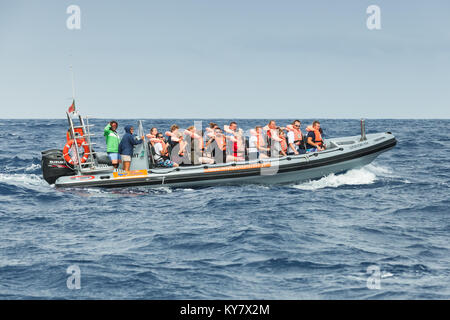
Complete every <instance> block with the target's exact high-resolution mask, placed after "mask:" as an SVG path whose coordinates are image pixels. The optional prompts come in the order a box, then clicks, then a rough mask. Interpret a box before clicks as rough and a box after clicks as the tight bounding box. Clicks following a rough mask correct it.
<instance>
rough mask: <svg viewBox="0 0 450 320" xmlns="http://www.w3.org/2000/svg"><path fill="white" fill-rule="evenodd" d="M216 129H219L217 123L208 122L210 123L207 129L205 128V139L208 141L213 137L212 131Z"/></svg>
mask: <svg viewBox="0 0 450 320" xmlns="http://www.w3.org/2000/svg"><path fill="white" fill-rule="evenodd" d="M216 128H219V126H218V125H217V123H214V122H210V123H209V127H208V128H206V137H207V138H208V139H209V138H212V137H214V130H215V129H216Z"/></svg>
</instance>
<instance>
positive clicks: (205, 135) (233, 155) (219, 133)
mask: <svg viewBox="0 0 450 320" xmlns="http://www.w3.org/2000/svg"><path fill="white" fill-rule="evenodd" d="M300 127H301V122H300V120H294V121H293V122H292V123H291V124H289V125H286V126H285V127H280V126H277V124H276V122H275V120H271V121H269V123H268V124H267V125H265V126H259V125H258V126H256V127H255V128H253V129H251V130H250V131H249V138H248V139H247V138H246V137H245V135H244V132H243V130H242V129H240V128H238V124H237V123H236V122H235V121H232V122H230V124H229V125H225V126H224V127H223V130H222V129H221V128H220V127H219V126H218V125H217V124H216V123H213V122H211V123H210V124H209V126H208V127H207V128H206V130H205V131H203V130H198V129H197V128H196V127H195V126H190V127H189V128H187V129H186V130H184V131H181V130H180V128H179V126H178V125H176V124H174V125H172V126H171V127H170V130H169V131H167V132H164V134H163V133H162V132H160V131H158V129H157V128H155V127H153V128H151V129H150V132H149V133H148V134H147V135H146V136H145V137H146V138H147V140H148V144H149V148H150V150H151V152H152V155H153V158H152V161H154V164H155V165H156V166H160V167H178V166H179V165H181V164H201V163H204V164H213V163H223V162H236V161H244V160H254V159H263V158H270V157H282V156H288V155H298V154H304V153H307V152H317V151H322V150H324V149H325V144H324V142H323V139H322V134H323V132H322V129H321V128H320V122H319V121H314V122H313V123H312V125H311V126H308V127H306V129H305V130H306V132H307V134H306V135H305V136H304V135H303V133H302V131H301V129H300ZM117 128H118V123H117V122H116V121H111V122H110V123H109V124H108V125H107V126H106V127H105V129H104V136H105V138H106V145H107V153H108V156H109V158H110V159H111V162H112V164H113V166H114V167H115V168H118V166H119V162H120V161H122V162H123V169H124V170H129V168H130V163H131V158H132V156H133V148H134V146H135V145H138V144H140V143H142V142H143V141H144V140H145V137H144V136H141V137H137V136H136V135H134V128H133V126H126V127H125V132H126V133H125V135H124V136H123V137H122V139H120V137H119V134H118V133H117Z"/></svg>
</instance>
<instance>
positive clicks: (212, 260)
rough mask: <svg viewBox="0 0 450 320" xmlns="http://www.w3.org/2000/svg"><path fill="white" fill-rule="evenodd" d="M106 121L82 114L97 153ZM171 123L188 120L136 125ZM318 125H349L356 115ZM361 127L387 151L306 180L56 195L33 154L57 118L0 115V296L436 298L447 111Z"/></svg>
mask: <svg viewBox="0 0 450 320" xmlns="http://www.w3.org/2000/svg"><path fill="white" fill-rule="evenodd" d="M199 120H201V119H199ZM107 121H108V120H106V119H103V120H102V119H95V120H92V123H94V124H95V125H96V126H95V127H94V128H93V131H94V132H95V133H97V134H98V136H97V137H96V138H95V142H97V144H98V147H97V150H98V151H105V144H104V139H103V136H102V131H103V127H104V126H105V125H106V123H107ZM209 121H215V122H218V123H219V124H225V123H227V122H229V120H227V119H221V120H214V119H205V120H204V122H203V125H204V126H206V125H207V123H209ZM288 121H290V120H278V121H277V122H278V123H279V124H282V125H284V124H287V123H288ZM237 122H238V125H239V126H240V127H241V128H243V129H249V128H250V127H253V126H254V125H256V124H265V123H266V120H248V119H246V120H238V121H237ZM309 122H310V120H309V119H307V120H305V121H303V123H309ZM136 123H137V121H136V120H121V119H119V132H120V133H122V134H123V128H124V126H125V125H126V124H134V125H136ZM173 123H177V124H179V125H180V127H187V126H189V125H192V124H193V120H188V119H179V120H178V119H177V120H149V119H148V120H145V121H144V126H145V128H146V129H150V127H153V126H155V127H158V128H159V129H160V130H166V129H168V128H169V126H170V125H171V124H173ZM321 124H322V128H323V129H324V132H325V135H326V137H328V138H331V137H340V136H349V135H358V134H359V133H360V127H359V126H360V124H359V121H358V120H350V119H349V120H333V119H323V120H321ZM303 127H304V125H303ZM366 127H367V132H368V133H371V132H385V131H391V132H392V133H393V134H394V135H395V136H396V137H397V139H398V144H397V146H396V147H395V148H394V149H392V150H390V151H388V152H386V153H383V154H382V155H381V156H380V157H378V158H377V159H376V160H375V161H374V162H373V163H372V164H370V165H368V166H366V167H364V168H361V169H356V170H351V171H349V172H347V173H344V174H340V175H329V176H326V177H323V178H321V179H319V180H314V181H306V182H299V183H295V184H291V185H279V186H264V185H242V186H223V187H220V186H218V187H217V186H216V187H209V188H201V189H191V188H178V189H170V188H159V189H149V188H145V187H133V188H126V189H125V188H124V189H72V190H61V189H57V188H55V187H54V186H50V185H48V184H47V183H46V182H45V181H44V180H43V179H42V174H41V167H40V152H41V151H43V150H47V149H54V148H61V149H62V147H63V146H64V143H65V132H66V130H67V121H66V120H65V119H58V120H55V119H52V120H4V119H0V235H1V236H0V299H449V298H450V241H449V239H450V237H449V235H450V197H449V194H450V161H449V159H450V148H449V145H450V135H449V129H448V128H449V127H450V120H373V119H372V120H371V119H369V120H367V121H366ZM68 270H69V271H71V270H78V271H79V272H78V271H76V272H75V274H69V273H68ZM74 276H76V279H77V280H79V282H78V285H76V283H77V282H76V281H75V280H74V281H73V282H72V280H73V279H75V278H73V277H74ZM71 277H72V278H71ZM74 285H75V287H74Z"/></svg>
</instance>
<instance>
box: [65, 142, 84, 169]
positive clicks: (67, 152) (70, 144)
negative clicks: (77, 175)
mask: <svg viewBox="0 0 450 320" xmlns="http://www.w3.org/2000/svg"><path fill="white" fill-rule="evenodd" d="M73 143H74V140H69V142H67V143H66V145H65V146H64V149H63V156H64V160H66V162H67V163H68V164H74V161H73V159H72V157H71V156H70V154H69V150H70V148H71V147H72V145H73ZM81 146H82V147H83V150H84V153H83V157H82V158H81V163H85V162H86V161H87V159H88V158H89V145H88V144H87V143H86V142H85V141H83V142H82V143H81Z"/></svg>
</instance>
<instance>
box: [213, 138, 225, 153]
mask: <svg viewBox="0 0 450 320" xmlns="http://www.w3.org/2000/svg"><path fill="white" fill-rule="evenodd" d="M215 139H216V143H217V146H218V147H219V149H220V150H222V151H224V150H226V149H227V138H226V137H225V135H223V136H222V139H221V138H217V137H216V138H215Z"/></svg>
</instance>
